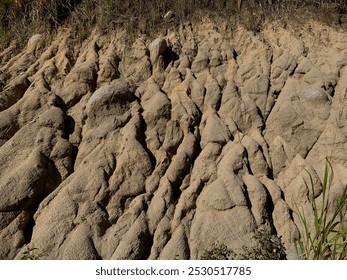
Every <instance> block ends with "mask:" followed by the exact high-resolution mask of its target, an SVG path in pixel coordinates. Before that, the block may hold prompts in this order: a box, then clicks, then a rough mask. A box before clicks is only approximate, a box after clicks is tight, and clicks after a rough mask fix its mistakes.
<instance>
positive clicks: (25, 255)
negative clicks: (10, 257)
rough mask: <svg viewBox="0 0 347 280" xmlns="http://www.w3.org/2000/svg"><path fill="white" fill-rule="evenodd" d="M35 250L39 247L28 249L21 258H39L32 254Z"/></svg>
mask: <svg viewBox="0 0 347 280" xmlns="http://www.w3.org/2000/svg"><path fill="white" fill-rule="evenodd" d="M34 250H37V248H33V249H28V251H25V252H24V253H23V255H22V256H21V258H20V260H37V257H36V256H35V255H34V254H32V251H34Z"/></svg>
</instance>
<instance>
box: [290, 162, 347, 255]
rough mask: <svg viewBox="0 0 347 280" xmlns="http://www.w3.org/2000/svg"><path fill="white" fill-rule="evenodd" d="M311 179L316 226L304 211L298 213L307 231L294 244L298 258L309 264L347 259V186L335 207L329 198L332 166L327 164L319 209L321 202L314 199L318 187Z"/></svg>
mask: <svg viewBox="0 0 347 280" xmlns="http://www.w3.org/2000/svg"><path fill="white" fill-rule="evenodd" d="M329 169H330V170H331V171H330V172H331V175H330V176H329ZM308 175H309V178H310V184H311V194H312V209H313V213H314V226H313V228H312V227H310V223H309V221H308V219H307V217H306V215H305V212H304V210H303V209H302V208H301V210H300V209H298V210H297V213H298V215H299V218H300V221H301V223H302V226H303V229H304V230H303V232H302V233H301V239H300V240H295V243H294V244H295V249H296V253H297V255H298V258H299V259H306V260H327V259H331V260H344V259H347V222H346V218H345V212H346V207H347V185H346V186H345V187H344V189H343V192H342V194H341V195H340V198H339V199H338V201H337V203H336V205H335V207H333V205H332V202H331V201H330V197H329V193H330V187H331V182H332V179H333V174H332V167H331V164H330V163H329V161H327V162H326V164H325V170H324V177H323V182H322V205H321V206H320V207H319V206H318V204H317V198H315V197H314V193H315V185H314V183H313V179H312V176H311V174H310V173H309V172H308ZM298 208H299V207H298ZM332 208H333V211H332V213H331V214H330V213H329V210H330V209H332Z"/></svg>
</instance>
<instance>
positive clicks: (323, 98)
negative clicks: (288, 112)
mask: <svg viewBox="0 0 347 280" xmlns="http://www.w3.org/2000/svg"><path fill="white" fill-rule="evenodd" d="M301 96H302V98H303V100H304V101H307V102H314V103H321V104H324V103H327V102H330V96H329V95H328V94H327V93H326V92H325V90H323V89H321V88H306V89H305V90H304V91H303V92H302V95H301Z"/></svg>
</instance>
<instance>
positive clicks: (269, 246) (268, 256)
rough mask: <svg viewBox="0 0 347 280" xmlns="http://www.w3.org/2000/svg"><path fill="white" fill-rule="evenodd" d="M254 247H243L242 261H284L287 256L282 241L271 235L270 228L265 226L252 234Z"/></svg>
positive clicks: (267, 225)
mask: <svg viewBox="0 0 347 280" xmlns="http://www.w3.org/2000/svg"><path fill="white" fill-rule="evenodd" d="M254 239H255V242H256V245H255V246H253V247H251V248H248V247H243V250H244V253H241V254H240V256H239V258H240V259H242V260H286V259H287V254H286V250H285V247H284V244H283V242H282V239H281V238H280V237H278V236H277V235H274V234H272V233H271V227H270V225H269V224H266V225H265V227H264V228H260V229H257V230H256V231H255V234H254Z"/></svg>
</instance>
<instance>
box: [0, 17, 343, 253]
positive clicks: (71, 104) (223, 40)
mask: <svg viewBox="0 0 347 280" xmlns="http://www.w3.org/2000/svg"><path fill="white" fill-rule="evenodd" d="M126 39H127V34H126V33H124V32H122V31H117V32H113V33H111V32H110V33H107V34H105V33H104V34H101V33H100V32H96V31H95V32H93V33H92V34H91V35H90V36H89V37H88V38H87V39H86V40H84V41H83V43H78V42H77V41H76V40H74V39H73V38H72V37H71V36H69V33H68V32H67V31H64V32H62V33H61V34H59V35H58V36H57V37H56V40H54V41H52V42H49V43H47V41H46V39H45V37H44V36H41V35H35V36H33V37H32V38H31V39H30V41H29V42H28V45H27V47H26V48H25V49H24V50H23V51H22V52H20V53H19V54H18V55H16V56H14V57H13V56H12V55H11V49H10V48H9V49H7V50H5V51H3V52H2V53H0V91H1V92H0V239H1V245H0V258H1V259H13V258H20V257H21V256H22V255H23V252H25V251H27V250H30V249H34V248H36V249H35V251H34V254H35V255H36V256H37V257H38V258H40V259H197V258H199V256H200V255H201V254H202V252H203V251H204V250H205V249H206V248H209V247H210V246H211V244H213V243H214V242H216V241H219V242H221V243H224V244H226V245H227V246H228V247H230V248H232V249H234V250H236V251H237V250H239V249H240V248H242V246H243V245H248V244H250V242H251V240H252V235H253V233H254V230H255V229H257V228H258V227H259V226H261V225H263V224H265V223H267V222H269V223H270V224H271V225H272V226H273V231H274V233H275V234H278V235H279V236H282V240H283V241H284V243H285V245H286V248H287V250H288V253H289V254H290V252H291V250H292V249H293V240H294V238H298V237H299V233H300V230H301V228H300V221H299V219H298V216H297V215H296V210H297V209H298V207H300V209H301V207H302V209H304V210H305V211H306V213H307V215H308V216H309V217H310V215H312V209H311V207H310V205H311V203H310V201H311V200H312V194H311V187H310V183H309V176H308V173H307V171H309V172H310V174H311V175H312V178H313V181H314V182H315V185H316V189H315V191H316V193H315V194H313V195H314V196H315V197H318V198H319V197H320V194H321V180H322V175H323V170H324V164H325V159H326V158H328V159H329V161H330V162H331V164H332V166H333V169H334V180H333V183H332V186H331V198H332V199H333V200H334V199H337V198H338V197H339V194H340V193H341V191H342V187H343V186H344V184H345V183H346V182H347V153H346V150H347V36H346V34H345V33H344V32H339V31H338V30H336V29H332V28H330V27H325V26H323V25H320V24H318V23H314V22H312V23H307V25H306V26H303V27H301V28H294V27H293V28H287V29H284V28H282V27H280V26H278V25H276V24H271V25H268V26H266V27H265V28H264V30H262V31H261V32H259V33H257V34H254V33H252V32H249V31H246V30H244V29H242V28H238V29H236V30H231V29H230V28H229V27H228V26H227V25H226V24H225V23H224V24H214V23H211V22H208V21H206V22H202V23H201V24H181V26H180V27H179V28H178V29H176V30H168V31H167V32H166V33H163V34H162V35H161V36H157V37H156V38H151V39H148V38H147V39H146V38H145V37H143V38H141V37H139V38H138V39H137V40H136V41H135V43H134V44H133V45H132V46H131V47H128V46H127V44H126V43H125V42H126V41H127V40H126ZM306 170H307V171H306Z"/></svg>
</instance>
